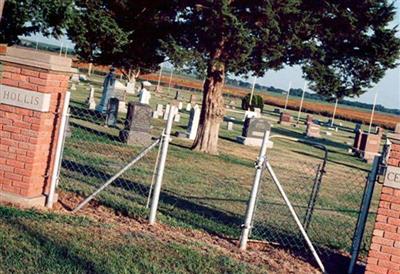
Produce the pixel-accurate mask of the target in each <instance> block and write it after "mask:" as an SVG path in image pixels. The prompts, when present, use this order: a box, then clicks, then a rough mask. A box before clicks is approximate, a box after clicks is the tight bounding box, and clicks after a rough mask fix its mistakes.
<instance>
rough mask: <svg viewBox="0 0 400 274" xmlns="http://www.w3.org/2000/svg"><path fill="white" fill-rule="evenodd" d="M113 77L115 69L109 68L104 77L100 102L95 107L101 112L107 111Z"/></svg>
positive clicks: (113, 82) (111, 92) (111, 94)
mask: <svg viewBox="0 0 400 274" xmlns="http://www.w3.org/2000/svg"><path fill="white" fill-rule="evenodd" d="M115 77H116V76H115V69H114V68H111V69H110V72H109V73H108V74H107V76H106V77H105V79H104V82H103V93H102V95H101V99H100V103H99V104H98V105H97V107H96V111H98V112H101V113H105V112H106V111H107V106H108V101H109V100H110V98H112V97H113V95H114V85H115Z"/></svg>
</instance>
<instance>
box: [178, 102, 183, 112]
mask: <svg viewBox="0 0 400 274" xmlns="http://www.w3.org/2000/svg"><path fill="white" fill-rule="evenodd" d="M182 108H183V103H182V102H179V103H178V109H179V110H181V109H182Z"/></svg>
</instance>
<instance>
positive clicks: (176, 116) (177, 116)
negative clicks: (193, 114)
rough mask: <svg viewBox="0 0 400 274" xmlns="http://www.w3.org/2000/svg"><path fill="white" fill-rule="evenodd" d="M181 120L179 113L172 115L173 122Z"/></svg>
mask: <svg viewBox="0 0 400 274" xmlns="http://www.w3.org/2000/svg"><path fill="white" fill-rule="evenodd" d="M180 121H181V115H180V114H179V113H177V114H175V116H174V122H177V123H178V122H180Z"/></svg>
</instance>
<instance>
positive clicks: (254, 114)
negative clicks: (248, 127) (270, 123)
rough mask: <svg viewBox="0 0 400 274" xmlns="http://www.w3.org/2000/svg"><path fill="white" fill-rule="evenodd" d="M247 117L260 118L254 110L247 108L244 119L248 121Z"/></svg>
mask: <svg viewBox="0 0 400 274" xmlns="http://www.w3.org/2000/svg"><path fill="white" fill-rule="evenodd" d="M247 118H259V117H256V113H255V112H254V111H251V110H246V111H245V112H244V116H243V121H246V119H247Z"/></svg>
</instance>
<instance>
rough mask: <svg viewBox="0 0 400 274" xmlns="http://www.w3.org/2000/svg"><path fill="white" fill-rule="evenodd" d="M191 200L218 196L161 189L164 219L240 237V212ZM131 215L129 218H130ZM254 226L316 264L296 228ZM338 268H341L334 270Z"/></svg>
mask: <svg viewBox="0 0 400 274" xmlns="http://www.w3.org/2000/svg"><path fill="white" fill-rule="evenodd" d="M63 168H65V169H68V170H70V171H73V172H78V173H82V174H83V175H85V176H95V177H96V178H101V179H103V178H110V177H111V175H110V174H107V173H104V172H102V171H99V170H97V169H95V168H93V167H90V166H87V165H81V164H78V163H73V162H71V161H69V162H68V164H67V163H64V162H63ZM83 171H84V173H83ZM65 179H67V178H65ZM113 186H116V187H118V188H121V189H124V190H127V191H135V192H137V193H138V194H140V195H143V196H144V197H146V196H147V195H148V193H149V187H148V186H146V185H143V184H140V183H138V182H133V181H130V180H127V179H117V180H116V181H115V182H114V183H113ZM138 190H139V192H138ZM102 199H103V198H99V202H100V203H103V204H104V205H106V206H110V205H113V203H112V202H108V201H107V200H102ZM122 199H123V198H122ZM193 200H198V201H207V200H208V201H215V200H220V199H219V198H216V197H191V196H186V197H185V196H183V195H180V194H178V193H173V192H170V191H167V190H164V191H162V192H161V195H160V207H159V212H160V213H162V214H163V215H164V216H165V217H167V219H166V221H167V222H169V223H170V224H172V225H176V224H177V225H183V226H189V227H192V228H195V229H200V230H203V231H206V232H207V233H209V234H211V235H218V236H220V237H223V238H226V237H231V238H232V237H233V238H235V239H238V238H239V235H240V231H241V225H242V224H243V215H240V214H235V213H231V212H227V211H225V210H223V209H221V208H216V207H213V205H205V204H201V203H199V202H195V201H193ZM225 201H227V202H233V203H238V202H240V203H245V202H246V201H245V200H240V199H237V200H235V199H234V200H230V199H225ZM114 205H115V204H114ZM124 207H125V208H124ZM126 207H129V204H128V203H124V202H123V201H121V202H120V203H118V208H114V209H115V210H118V211H120V212H122V213H123V214H126V215H128V216H129V215H131V214H130V213H129V212H131V211H132V210H130V209H128V208H126ZM243 214H244V212H243ZM132 215H135V214H132ZM132 215H131V216H130V217H132ZM137 216H138V215H137V214H136V216H134V217H137ZM139 216H140V214H139ZM257 229H258V230H259V231H262V232H263V233H261V234H258V233H257V232H254V233H253V235H252V237H253V238H255V239H261V240H263V241H266V242H273V243H277V244H278V246H279V247H280V248H283V249H287V250H290V252H292V253H294V254H295V255H296V256H298V257H300V258H302V259H303V260H306V261H308V262H310V263H312V264H313V265H315V262H314V260H313V259H312V257H311V256H310V252H309V250H308V248H307V245H306V244H305V243H304V240H303V239H302V237H301V236H300V235H299V234H298V232H297V231H296V232H290V231H285V228H284V227H282V228H277V227H271V226H270V225H269V224H267V223H261V224H258V225H257ZM316 247H317V248H318V250H319V251H320V254H322V256H323V260H324V262H326V263H327V264H328V269H330V270H331V271H332V272H330V273H342V272H341V271H343V272H344V271H345V267H347V264H348V257H347V256H345V255H342V254H339V253H338V252H337V251H335V250H334V249H330V248H327V247H324V246H319V245H317V246H316ZM340 266H342V267H343V268H339V267H340ZM339 269H341V270H340V271H339V272H337V271H338V270H339Z"/></svg>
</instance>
